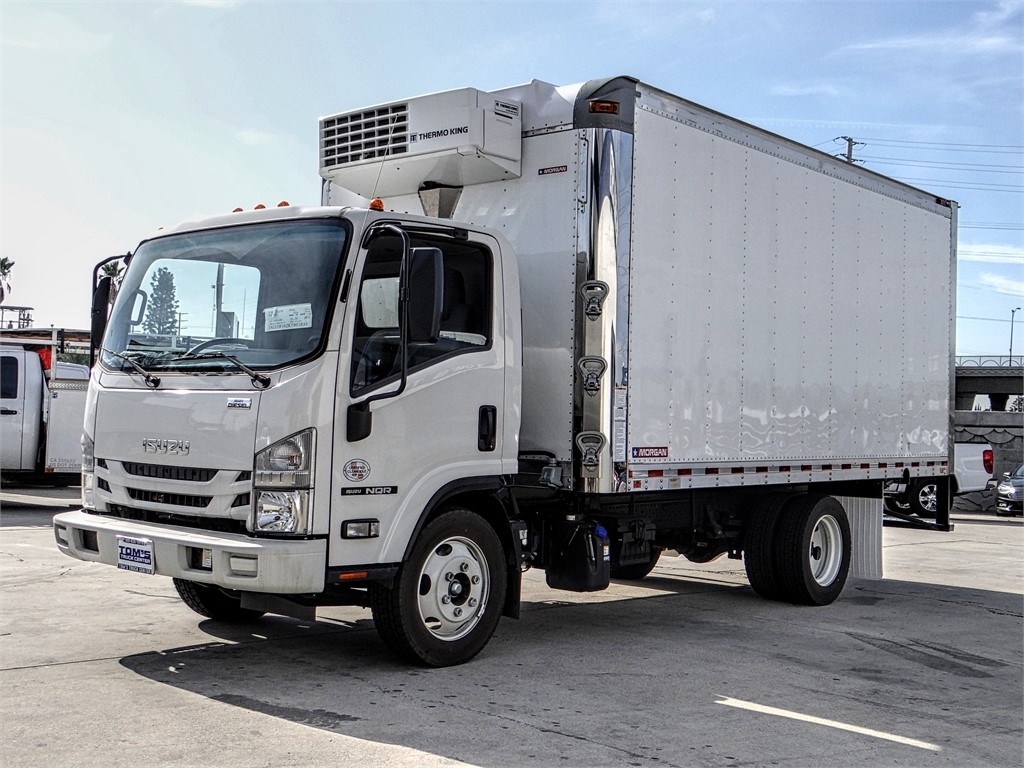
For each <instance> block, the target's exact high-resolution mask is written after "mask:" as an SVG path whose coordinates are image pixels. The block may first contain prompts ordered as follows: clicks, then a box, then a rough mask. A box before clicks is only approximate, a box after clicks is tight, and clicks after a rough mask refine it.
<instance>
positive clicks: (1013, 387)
mask: <svg viewBox="0 0 1024 768" xmlns="http://www.w3.org/2000/svg"><path fill="white" fill-rule="evenodd" d="M1017 395H1024V355H1014V356H1013V357H1010V356H1009V355H974V356H970V357H957V358H956V393H955V403H956V414H955V415H954V417H953V423H954V429H955V439H956V441H957V442H960V443H988V444H989V445H991V446H992V448H993V450H994V452H995V472H994V474H995V476H996V477H999V476H1001V475H1002V474H1003V472H1011V471H1013V470H1014V469H1016V468H1017V467H1019V466H1020V465H1021V462H1022V461H1024V413H1021V412H1020V411H1016V412H1009V411H1007V410H1006V408H1007V406H1008V405H1011V404H1012V403H1013V400H1011V398H1014V399H1015V398H1016V396H1017ZM978 396H981V397H986V396H987V397H988V401H989V408H990V410H979V411H976V410H974V404H975V399H976V398H977V397H978Z"/></svg>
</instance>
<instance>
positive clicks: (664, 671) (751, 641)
mask: <svg viewBox="0 0 1024 768" xmlns="http://www.w3.org/2000/svg"><path fill="white" fill-rule="evenodd" d="M657 581H658V582H671V583H674V584H675V588H674V589H673V588H668V587H669V584H667V583H660V584H659V585H658V587H659V590H661V591H660V592H659V593H658V594H654V595H650V596H646V597H631V598H627V599H621V600H613V601H611V602H579V601H576V599H575V596H569V597H568V598H567V599H565V600H561V599H557V600H551V601H547V600H540V601H533V602H529V603H526V604H524V610H523V615H522V618H521V619H520V620H518V621H515V620H510V619H503V620H502V622H501V623H500V624H499V627H498V631H497V633H496V635H495V637H494V638H493V639H492V640H491V642H490V644H489V645H488V646H487V647H486V648H485V649H484V651H483V652H482V653H481V654H480V655H479V656H478V657H477V658H476V659H474V660H473V661H471V662H469V663H467V664H465V665H462V666H458V667H450V668H444V669H428V668H421V667H411V666H408V665H407V664H404V663H402V662H400V661H399V660H397V659H396V658H395V657H393V656H392V655H391V654H390V652H389V651H388V650H387V649H386V648H385V646H384V645H383V643H382V642H381V641H380V640H379V638H378V637H377V634H376V632H375V630H374V629H373V625H372V621H371V620H370V614H369V611H361V610H359V609H345V610H344V616H343V617H342V618H340V619H337V618H327V619H318V620H317V621H315V622H301V621H297V620H292V619H285V618H280V617H269V618H265V619H263V620H261V621H259V622H256V623H253V624H250V625H245V626H240V625H236V626H231V625H225V624H220V623H217V622H212V621H206V622H203V623H202V624H201V625H200V627H201V629H202V630H203V631H204V632H207V633H208V634H210V635H211V636H213V637H214V638H218V639H216V640H212V641H211V642H210V643H205V644H201V645H194V646H187V647H182V648H170V649H165V650H160V651H153V652H148V653H143V654H138V655H133V656H128V657H125V658H123V659H121V662H120V663H121V664H122V666H123V667H125V668H126V669H128V670H130V671H132V672H133V673H135V674H138V675H140V676H142V677H145V678H147V679H149V680H152V681H155V682H159V683H162V684H165V685H169V686H173V687H175V688H178V689H180V690H184V691H188V692H190V693H194V694H197V695H200V696H204V697H206V698H208V699H210V700H213V701H217V702H220V703H222V704H225V705H228V706H231V707H239V708H242V709H244V710H247V711H249V712H251V713H254V714H258V715H260V716H270V717H274V718H280V719H282V720H285V721H288V722H290V723H296V724H301V725H307V726H310V727H314V728H318V729H321V730H324V731H328V732H331V733H336V734H342V735H344V736H346V737H352V738H356V739H362V740H366V741H369V742H375V743H383V744H394V745H401V746H402V747H406V748H411V749H415V750H419V751H422V752H425V753H429V754H432V755H438V756H441V757H444V758H449V759H453V760H461V761H465V762H468V763H471V764H474V765H478V766H484V767H485V768H491V766H494V767H495V768H498V767H499V766H507V765H515V764H520V763H521V764H533V765H549V764H556V763H561V764H563V765H584V764H590V765H605V764H620V765H655V764H665V762H663V761H664V760H669V762H671V761H673V760H675V761H679V760H682V761H683V762H684V763H685V760H686V752H685V748H684V747H683V746H682V745H681V744H682V743H683V742H685V740H686V737H685V736H683V735H676V734H680V729H681V728H683V727H684V726H683V722H684V721H685V720H686V719H687V718H688V717H691V716H694V717H698V718H702V719H703V721H704V725H703V726H702V727H714V726H709V724H708V722H707V718H709V717H712V718H714V717H717V716H719V715H720V714H721V710H722V709H723V708H722V707H715V706H714V699H715V695H730V696H732V695H736V694H744V695H747V696H751V697H754V696H755V694H754V693H752V692H751V690H745V689H751V687H753V689H754V690H756V691H757V692H758V694H757V695H760V696H762V697H763V696H764V695H765V691H772V692H773V695H774V696H778V695H785V694H784V691H785V690H786V689H788V688H791V687H792V686H793V685H794V682H793V681H794V680H799V687H800V689H801V690H821V691H825V690H833V689H836V688H842V689H844V690H843V695H844V696H852V697H853V698H855V699H856V698H859V697H864V700H865V701H868V700H871V697H881V698H882V700H886V701H901V700H902V697H904V696H905V691H904V690H903V686H906V685H912V686H913V687H914V688H915V690H920V689H921V688H922V686H927V685H928V684H929V676H932V677H934V676H939V677H942V676H947V677H948V676H949V675H951V674H952V675H954V676H956V675H958V674H959V675H960V676H962V677H963V678H964V679H965V680H969V679H972V678H985V681H986V684H987V685H989V687H990V688H991V681H990V680H989V679H990V678H992V677H993V676H1000V675H1008V677H1011V678H1012V677H1013V675H1012V674H1011V673H1012V670H1013V669H1014V668H1015V667H1014V666H1013V664H1017V667H1019V663H1018V662H1019V659H1016V660H1014V658H1013V657H1019V656H1020V653H1019V649H1017V648H1016V646H1017V645H1019V643H1016V640H1019V637H1018V635H1019V628H1020V623H1021V621H1020V617H1021V610H1020V596H1019V595H1012V594H1003V593H981V592H979V591H978V590H962V589H953V588H945V587H934V586H928V585H918V584H910V583H904V582H886V581H883V582H867V581H864V582H859V581H858V582H851V584H850V585H848V587H847V590H846V592H845V593H844V595H843V596H842V597H841V598H840V600H839V601H837V602H836V603H835V604H833V605H832V606H829V607H827V608H807V607H799V606H791V605H785V604H779V603H769V602H767V601H764V600H761V599H760V598H757V597H756V596H755V595H754V594H753V592H752V590H750V588H749V587H745V586H735V585H720V584H706V583H693V582H686V581H680V580H678V579H669V578H665V579H657ZM645 583H646V582H645ZM559 594H560V595H561V594H563V593H559ZM939 604H941V605H952V604H956V605H958V606H960V608H961V609H962V610H964V611H966V612H968V613H971V612H973V613H975V614H976V615H977V616H979V617H980V616H984V617H986V620H993V621H995V622H996V623H998V624H1000V628H999V629H998V631H993V632H991V633H987V638H986V642H985V643H984V644H983V645H976V646H974V647H972V648H971V651H970V653H967V652H964V651H963V650H958V649H956V648H953V647H952V645H953V644H955V642H956V640H955V638H953V637H952V636H950V634H949V632H948V626H947V625H948V616H946V615H944V614H943V612H942V611H935V610H933V609H934V608H935V606H936V605H939ZM936 638H942V640H941V642H940V641H938V640H936ZM1015 638H1016V640H1015ZM1000 643H1005V646H1000V645H999V644H1000ZM986 647H987V648H990V649H991V648H1005V655H1000V653H1001V652H1000V653H991V652H986V651H985V650H984V648H986ZM890 650H892V651H893V653H886V652H885V651H890ZM895 651H899V653H898V654H897V653H896V652H895ZM1004 656H1005V657H1004ZM1007 669H1009V670H1010V672H1006V671H1005V670H1007ZM951 670H952V671H951ZM840 680H841V681H842V682H837V681H840ZM943 682H945V680H943ZM1017 684H1019V679H1016V682H1014V681H1013V680H1008V681H1006V682H1005V683H1004V682H1000V685H1003V686H1004V687H1006V694H1005V695H1007V696H1009V697H1011V698H1012V696H1014V695H1016V694H1014V693H1012V691H1014V690H1016V688H1014V686H1015V685H1017ZM776 686H777V688H778V689H777V690H776ZM1018 687H1019V686H1018ZM964 690H966V689H964ZM972 690H973V689H972ZM990 695H992V691H991V690H989V691H987V692H986V693H985V694H984V696H990ZM887 697H889V698H887ZM954 698H957V699H958V701H957V702H954V703H953V705H955V706H980V704H981V699H982V698H983V696H982V694H980V693H978V692H977V691H974V692H967V693H963V694H959V695H958V696H955V697H954ZM973 698H977V699H978V701H973ZM1018 698H1019V697H1018ZM947 699H948V697H947ZM959 699H967V701H959ZM950 705H951V704H950V702H949V701H948V700H945V701H944V700H943V697H942V696H937V697H936V698H935V700H934V702H932V701H931V699H929V698H927V697H924V698H919V699H918V700H917V701H916V702H915V704H914V706H913V712H911V711H910V710H909V709H908V716H911V717H920V718H922V720H923V719H926V718H928V717H930V716H935V715H937V714H939V713H941V711H942V707H946V706H950ZM933 709H934V710H935V711H934V712H932V711H931V710H933ZM630 723H632V724H633V725H632V726H630V725H629V724H630ZM254 727H257V726H255V725H254ZM259 727H260V728H261V729H262V728H265V726H259ZM666 734H673V735H671V736H666ZM691 735H693V734H691ZM694 737H695V738H698V737H696V736H694ZM699 738H703V737H702V736H701V737H699ZM553 744H554V745H557V746H556V747H555V750H556V751H555V752H552V751H551V749H552V745H553ZM559 750H562V751H560V752H559ZM679 750H684V751H682V752H680V751H679Z"/></svg>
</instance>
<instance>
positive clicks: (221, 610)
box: [174, 579, 263, 623]
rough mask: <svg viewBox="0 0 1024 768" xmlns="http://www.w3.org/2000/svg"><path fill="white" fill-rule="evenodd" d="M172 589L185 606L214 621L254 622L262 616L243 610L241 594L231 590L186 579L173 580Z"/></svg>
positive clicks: (255, 612)
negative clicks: (176, 592) (176, 591)
mask: <svg viewBox="0 0 1024 768" xmlns="http://www.w3.org/2000/svg"><path fill="white" fill-rule="evenodd" d="M174 588H175V589H176V590H178V597H180V598H181V599H182V601H183V602H184V603H185V605H187V606H188V607H189V608H191V609H192V610H193V611H195V612H196V613H198V614H200V615H201V616H206V617H207V618H209V619H214V620H215V621H225V622H232V623H242V622H246V621H255V620H256V619H258V618H259V617H260V616H262V615H263V611H255V610H252V609H251V608H243V607H242V596H241V594H239V593H238V592H235V591H234V590H231V589H223V588H221V587H218V586H216V585H213V584H200V583H198V582H195V581H187V580H186V579H174Z"/></svg>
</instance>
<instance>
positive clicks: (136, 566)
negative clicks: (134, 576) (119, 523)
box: [117, 536, 154, 573]
mask: <svg viewBox="0 0 1024 768" xmlns="http://www.w3.org/2000/svg"><path fill="white" fill-rule="evenodd" d="M153 562H154V561H153V542H152V541H150V540H149V539H137V538H135V537H134V536H118V537H117V567H118V568H123V569H124V570H126V571H135V572H137V573H153Z"/></svg>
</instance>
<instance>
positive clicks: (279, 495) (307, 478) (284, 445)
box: [249, 429, 316, 536]
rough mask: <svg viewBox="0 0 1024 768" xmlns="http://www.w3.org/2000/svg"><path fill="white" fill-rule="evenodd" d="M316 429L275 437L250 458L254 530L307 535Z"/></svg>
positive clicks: (309, 522)
mask: <svg viewBox="0 0 1024 768" xmlns="http://www.w3.org/2000/svg"><path fill="white" fill-rule="evenodd" d="M315 453H316V432H315V431H314V430H312V429H307V430H304V431H302V432H298V433H297V434H294V435H291V436H290V437H286V438H284V439H283V440H278V441H277V442H276V443H274V444H273V445H271V446H269V447H267V448H264V449H263V450H262V451H260V452H259V453H257V454H256V457H255V459H254V462H253V468H254V470H255V473H254V475H253V503H252V513H251V514H250V516H249V530H250V531H252V532H253V533H283V534H291V535H293V536H306V535H309V533H310V529H311V527H312V514H311V510H310V499H311V498H312V493H311V491H312V488H313V465H314V463H315Z"/></svg>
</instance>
